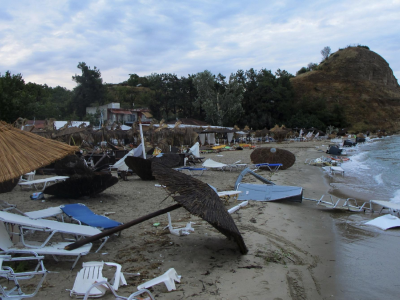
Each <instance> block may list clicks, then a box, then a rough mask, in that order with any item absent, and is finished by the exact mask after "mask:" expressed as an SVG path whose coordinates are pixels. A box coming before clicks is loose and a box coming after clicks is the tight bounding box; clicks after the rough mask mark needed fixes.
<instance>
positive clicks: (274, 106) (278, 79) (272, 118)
mask: <svg viewBox="0 0 400 300" xmlns="http://www.w3.org/2000/svg"><path fill="white" fill-rule="evenodd" d="M236 75H237V76H238V77H239V78H240V80H241V81H242V82H244V88H245V92H244V97H243V109H244V111H245V114H244V116H243V117H242V118H241V119H240V121H241V122H240V125H241V126H245V125H248V126H249V127H250V128H252V129H262V128H264V127H267V128H271V127H273V126H275V124H277V123H284V122H285V121H286V120H287V118H288V116H290V115H291V114H292V112H293V106H292V101H293V88H292V86H291V84H290V78H291V77H293V75H291V74H289V73H288V72H286V71H284V70H283V71H281V70H277V72H276V73H275V75H274V74H272V73H271V71H269V70H266V69H261V70H260V71H255V70H254V69H250V70H248V71H246V72H243V71H241V70H240V71H238V73H236Z"/></svg>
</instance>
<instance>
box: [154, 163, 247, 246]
mask: <svg viewBox="0 0 400 300" xmlns="http://www.w3.org/2000/svg"><path fill="white" fill-rule="evenodd" d="M152 169H153V174H154V176H156V178H157V180H158V182H159V183H160V184H162V185H165V186H166V190H168V191H169V192H170V193H171V194H172V198H174V200H175V201H176V202H178V203H180V204H181V205H182V206H183V207H184V208H185V209H186V210H188V211H189V212H190V213H191V214H193V215H196V216H198V217H200V218H202V219H203V220H205V221H207V222H208V223H210V224H211V225H212V226H213V227H214V228H215V229H217V230H218V231H219V232H221V233H222V234H224V235H225V236H226V237H228V238H233V239H234V240H235V242H236V243H237V244H238V246H239V249H240V252H241V253H242V254H245V253H247V251H248V250H247V247H246V245H245V243H244V241H243V238H242V236H241V234H240V232H239V230H238V229H237V227H236V224H235V222H234V221H233V219H232V217H231V215H230V214H229V213H228V212H227V210H226V208H225V206H224V204H223V202H222V201H221V200H220V198H219V196H218V194H217V193H216V192H215V191H214V190H213V189H212V188H211V187H210V186H209V185H208V184H207V183H204V182H202V181H200V180H198V179H196V178H193V177H192V176H188V175H185V174H183V173H181V172H178V171H175V170H171V169H168V168H166V167H165V166H163V165H161V164H158V163H153V167H152Z"/></svg>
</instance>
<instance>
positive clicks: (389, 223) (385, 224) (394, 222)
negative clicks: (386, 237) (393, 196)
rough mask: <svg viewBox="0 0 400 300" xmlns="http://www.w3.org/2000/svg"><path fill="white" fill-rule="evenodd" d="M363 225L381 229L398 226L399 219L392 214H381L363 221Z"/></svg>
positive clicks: (399, 224)
mask: <svg viewBox="0 0 400 300" xmlns="http://www.w3.org/2000/svg"><path fill="white" fill-rule="evenodd" d="M365 225H372V226H375V227H378V228H380V229H382V230H386V229H389V228H393V227H400V219H399V218H398V217H396V216H392V215H383V216H380V217H377V218H375V219H373V220H371V221H368V222H366V223H365Z"/></svg>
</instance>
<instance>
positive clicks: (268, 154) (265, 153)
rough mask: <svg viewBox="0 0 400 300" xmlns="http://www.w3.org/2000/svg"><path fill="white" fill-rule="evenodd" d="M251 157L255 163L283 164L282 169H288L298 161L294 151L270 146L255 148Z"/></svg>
mask: <svg viewBox="0 0 400 300" xmlns="http://www.w3.org/2000/svg"><path fill="white" fill-rule="evenodd" d="M250 159H251V162H252V163H253V164H262V163H269V164H282V166H281V167H280V170H286V169H288V168H290V167H291V166H293V164H294V163H295V162H296V156H295V155H294V154H293V153H292V152H290V151H288V150H284V149H279V148H269V147H262V148H257V149H254V151H253V152H252V153H251V154H250ZM265 169H268V168H265Z"/></svg>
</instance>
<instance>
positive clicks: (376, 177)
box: [374, 173, 383, 185]
mask: <svg viewBox="0 0 400 300" xmlns="http://www.w3.org/2000/svg"><path fill="white" fill-rule="evenodd" d="M374 179H375V181H376V183H377V184H379V185H382V184H383V179H382V173H381V174H378V175H375V176H374Z"/></svg>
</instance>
